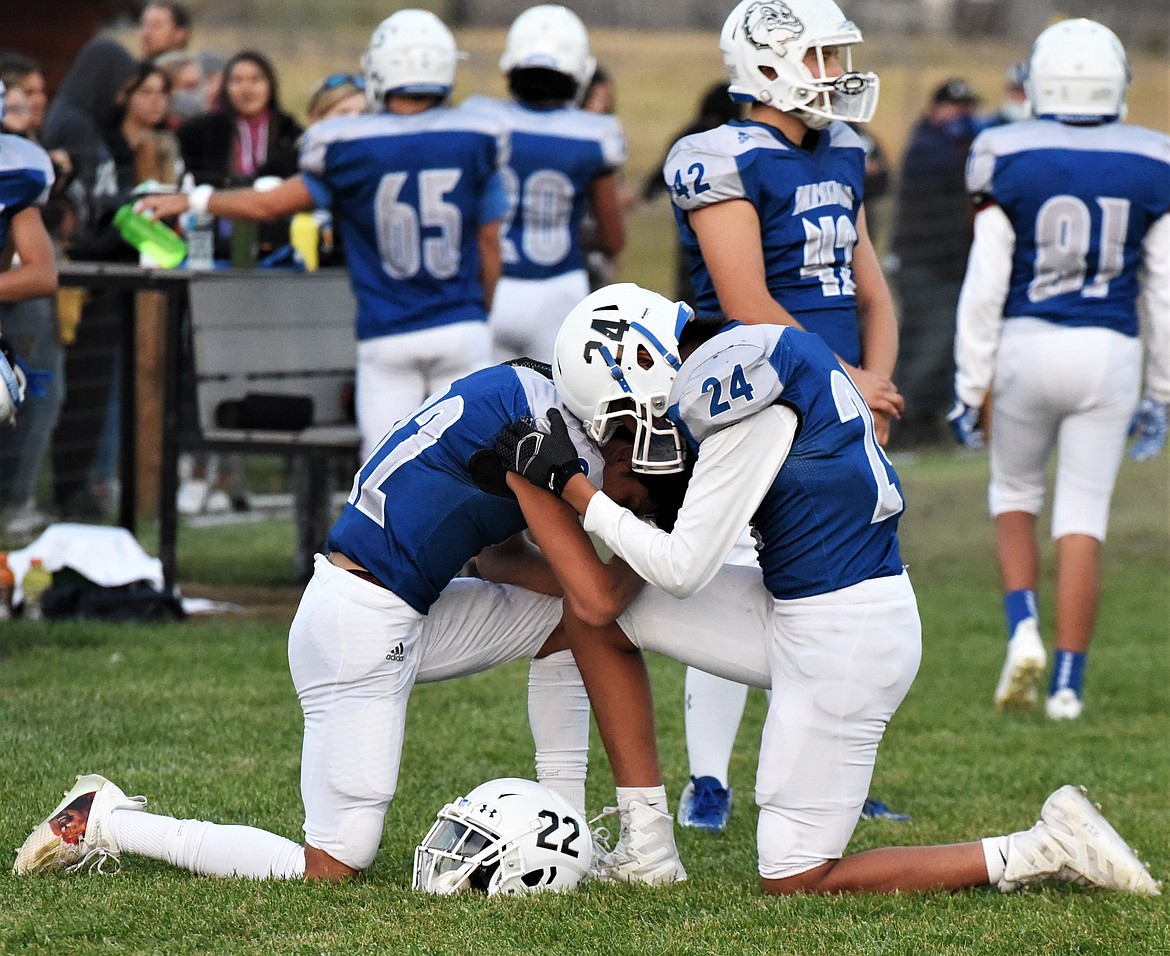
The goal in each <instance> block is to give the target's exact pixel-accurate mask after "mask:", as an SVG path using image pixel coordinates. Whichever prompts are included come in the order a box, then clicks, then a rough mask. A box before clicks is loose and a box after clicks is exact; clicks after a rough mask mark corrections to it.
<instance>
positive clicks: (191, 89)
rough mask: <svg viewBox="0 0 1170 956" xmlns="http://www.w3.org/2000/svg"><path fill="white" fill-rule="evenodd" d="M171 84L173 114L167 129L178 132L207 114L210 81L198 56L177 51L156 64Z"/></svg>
mask: <svg viewBox="0 0 1170 956" xmlns="http://www.w3.org/2000/svg"><path fill="white" fill-rule="evenodd" d="M154 65H155V66H157V67H158V68H159V69H161V70H163V71H164V72H165V73H166V75H167V78H168V79H169V80H170V83H171V112H170V115H169V116H168V117H167V128H168V129H169V130H171V131H172V132H175V131H177V130H178V128H179V127H180V126H182V125H183V123H185V122H186V121H187V120H189V119H194V118H195V117H196V116H202V115H203V114H204V113H206V112H207V77H205V76H204V75H203V67H201V66H200V65H199V58H198V57H197V56H195V54H194V53H187V52H186V51H183V50H173V51H171V52H170V53H164V54H163V55H162V56H160V57H158V58H157V59H156V60H155V61H154Z"/></svg>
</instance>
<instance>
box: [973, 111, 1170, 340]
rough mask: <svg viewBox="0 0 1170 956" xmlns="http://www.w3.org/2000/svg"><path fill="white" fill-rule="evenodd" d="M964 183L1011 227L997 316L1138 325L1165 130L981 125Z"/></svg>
mask: <svg viewBox="0 0 1170 956" xmlns="http://www.w3.org/2000/svg"><path fill="white" fill-rule="evenodd" d="M967 188H968V190H969V191H970V192H971V193H972V194H973V195H974V196H975V197H976V200H977V201H982V202H987V201H993V202H995V203H996V204H998V205H999V206H1000V208H1002V209H1003V211H1004V212H1005V213H1006V214H1007V217H1008V219H1009V220H1011V224H1012V228H1013V230H1014V231H1015V234H1016V245H1015V251H1014V253H1013V256H1012V272H1011V284H1010V287H1009V291H1008V296H1007V302H1006V304H1005V307H1004V317H1005V318H1007V319H1011V318H1014V317H1017V316H1031V317H1033V318H1039V319H1043V320H1045V321H1048V322H1058V323H1060V324H1061V325H1067V326H1087V325H1095V326H1103V327H1105V328H1109V329H1114V330H1115V331H1117V332H1121V333H1123V334H1125V335H1137V334H1138V315H1137V305H1136V303H1137V294H1138V286H1139V274H1140V271H1141V262H1142V242H1143V240H1144V239H1145V237H1146V233H1147V232H1148V231H1149V229H1150V226H1151V225H1152V224H1153V223H1154V222H1155V221H1156V220H1157V219H1159V218H1160V217H1162V216H1164V215H1166V213H1167V212H1170V136H1167V135H1166V134H1164V133H1158V132H1154V131H1153V130H1148V129H1143V128H1142V127H1140V126H1126V125H1124V124H1121V123H1105V124H1102V125H1099V126H1071V125H1068V124H1066V123H1060V122H1057V121H1055V120H1031V121H1028V122H1023V123H1013V124H1011V125H1008V126H997V127H994V128H992V129H989V130H986V131H984V132H983V133H981V134H980V135H979V136H978V138H976V140H975V142H974V143H973V144H972V146H971V155H970V157H969V158H968V161H967Z"/></svg>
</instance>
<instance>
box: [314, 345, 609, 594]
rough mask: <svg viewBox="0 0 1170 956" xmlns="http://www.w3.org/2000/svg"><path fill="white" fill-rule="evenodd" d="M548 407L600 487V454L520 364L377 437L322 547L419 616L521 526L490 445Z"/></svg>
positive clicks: (446, 395)
mask: <svg viewBox="0 0 1170 956" xmlns="http://www.w3.org/2000/svg"><path fill="white" fill-rule="evenodd" d="M553 407H556V408H558V409H560V410H561V414H562V416H563V417H564V419H565V424H566V425H567V426H568V428H569V433H570V435H572V437H573V441H574V443H575V444H576V446H577V449H578V452H579V453H580V455H581V461H582V467H583V468H584V470H585V474H586V476H587V477H588V478H589V479H590V480H591V481H593V482H595V483H599V482H600V481H601V476H602V459H601V453H600V452H599V451H598V450H597V446H596V445H594V444H593V443H592V442H591V441H589V440H588V439H587V438H586V437H585V435H584V434H583V432H582V431H581V427H580V423H579V422H577V420H576V419H575V418H574V416H573V415H572V414H571V413H570V412H568V411H567V410H565V409H564V408H563V406H561V405H559V404H558V401H557V395H556V390H555V389H554V388H553V383H552V382H551V381H550V380H549V379H548V378H547V377H545V376H544V375H542V374H540V373H539V372H536V371H533V370H532V369H529V368H521V367H513V366H509V365H496V366H493V367H491V368H486V369H482V370H481V371H478V372H474V373H472V374H471V375H468V376H467V377H466V378H461V379H459V380H458V381H456V382H455V383H453V384H452V385H451V386H450V387H449V388H447V389H446V390H444V391H442V392H439V393H438V394H437V395H434V396H432V397H431V398H430V399H428V400H427V401H426V402H425V403H424V404H423V405H422V406H421V407H420V408H419V409H418V410H416V411H415V412H413V413H412V414H411V415H410V416H409V417H407V418H405V419H403V420H402V421H401V422H399V423H398V425H397V426H396V427H395V428H394V429H393V430H392V431H391V432H390V434H389V435H387V436H386V437H385V438H384V439H383V440H382V443H381V444H380V445H379V446H378V447H377V449H375V450H374V453H373V454H372V455H371V456H370V457H369V459H368V460H367V461H366V462H365V464H363V465H362V467H361V469H360V471H358V473H357V475H356V476H355V477H354V485H353V490H352V491H351V493H350V496H349V500H348V501H347V502H346V505H345V508H344V509H343V510H342V513H341V517H340V518H338V520H337V523H336V524H335V525H334V526H333V529H332V530H331V531H330V533H329V542H328V547H329V549H330V550H335V551H340V552H342V553H343V554H345V555H347V556H348V557H350V558H352V559H353V560H354V561H356V562H358V563H359V564H361V565H362V566H363V567H365V568H366V569H367V570H368V571H370V572H371V573H372V574H373V575H374V576H375V577H376V578H377V579H378V580H379V581H380V582H381V583H382V584H384V585H385V586H386V587H388V588H389V589H390V590H391V591H393V592H394V593H395V594H397V595H398V596H399V597H400V598H402V599H403V600H404V601H406V603H407V604H409V605H410V606H411V607H413V608H414V609H415V610H417V611H419V612H420V613H423V614H425V613H426V612H427V611H428V610H429V609H430V606H431V605H432V604H433V603H434V602H435V600H436V599H437V598H438V596H439V592H440V591H442V590H443V588H444V587H446V586H447V584H448V583H449V582H450V581H451V579H452V578H453V577H455V575H456V574H458V573H459V571H460V569H461V568H462V567H463V565H464V564H466V563H467V561H468V560H469V559H471V558H473V557H474V556H475V555H477V554H479V552H480V551H482V550H483V549H484V548H486V547H488V546H489V545H493V544H499V543H500V542H502V541H506V540H507V539H508V538H510V537H511V536H512V535H514V534H515V533H516V532H518V531H522V530H523V529H524V528H525V527H526V525H525V521H524V515H523V513H522V512H521V511H520V506H519V505H518V504H517V503H516V500H515V498H514V497H512V496H511V493H510V492H508V491H507V490H506V487H505V486H504V484H503V470H502V469H501V467H500V464H499V462H498V459H496V456H495V453H494V451H493V446H494V442H495V438H496V435H497V434H499V432H500V429H502V428H503V427H504V426H505V425H506V424H508V423H509V422H514V421H517V420H519V419H521V418H533V419H539V418H547V417H548V410H549V409H550V408H553Z"/></svg>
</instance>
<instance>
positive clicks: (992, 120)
mask: <svg viewBox="0 0 1170 956" xmlns="http://www.w3.org/2000/svg"><path fill="white" fill-rule="evenodd" d="M1027 78H1028V62H1027V61H1026V60H1020V62H1019V63H1016V64H1014V65H1013V66H1010V67H1008V71H1007V73H1005V74H1004V78H1003V99H1002V100H1000V102H999V109H997V110H996V111H995V112H994V113H992V114H991V115H990V116H987V117H984V119H983V120H982V126H983V128H984V129H987V128H989V127H991V126H1006V125H1007V124H1008V123H1018V122H1019V121H1020V120H1026V119H1031V118H1032V104H1030V103H1029V102H1028V93H1027V90H1026V89H1025V88H1024V84H1025V81H1026V80H1027Z"/></svg>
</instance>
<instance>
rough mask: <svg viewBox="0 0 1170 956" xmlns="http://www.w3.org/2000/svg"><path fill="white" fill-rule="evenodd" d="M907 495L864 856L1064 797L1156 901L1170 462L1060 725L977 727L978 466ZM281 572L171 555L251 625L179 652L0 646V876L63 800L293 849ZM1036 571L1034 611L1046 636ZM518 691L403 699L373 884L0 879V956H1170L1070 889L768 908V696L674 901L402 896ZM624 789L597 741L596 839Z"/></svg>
mask: <svg viewBox="0 0 1170 956" xmlns="http://www.w3.org/2000/svg"><path fill="white" fill-rule="evenodd" d="M899 467H900V471H901V473H902V476H903V479H904V483H905V486H906V491H907V500H908V510H907V513H906V515H905V517H904V519H903V522H902V528H903V544H904V555H905V558H906V560H907V561H908V562H909V564H910V566H911V574H912V575H913V578H914V581H915V585H916V588H917V591H918V595H919V601H920V604H921V608H922V616H923V621H924V638H925V651H924V660H923V665H922V670H921V672H920V674H919V677H918V680H917V683H916V684H915V686H914V688H913V690H912V691H911V693H910V696H909V698H908V699H907V701H906V703H905V704H904V705H903V707H902V709H901V710H900V712H899V713H898V714H897V716H896V717H895V719H894V721H893V723H892V724H891V726H890V730H889V733H888V735H887V737H886V740H885V742H884V744H883V747H882V751H881V754H880V757H879V760H878V766H877V772H876V779H875V783H874V787H873V791H874V792H875V793H876V794H878V795H880V796H881V797H882V798H883V799H885V800H887V801H888V802H889V803H890V804H892V805H894V806H895V807H898V808H904V809H907V810H909V811H910V812H912V813H913V815H914V821H913V823H911V824H908V825H907V824H893V823H882V822H862V823H861V824H860V825H859V826H858V829H857V832H856V833H855V835H854V838H853V842H852V844H851V849H852V850H860V849H865V848H868V847H874V846H879V845H883V844H889V843H899V844H909V843H926V842H949V841H959V840H969V839H974V838H977V837H979V836H983V835H988V834H993V833H999V832H1006V831H1009V830H1012V829H1017V828H1022V827H1026V826H1028V825H1030V824H1031V823H1032V822H1033V820H1034V819H1035V816H1036V814H1037V813H1038V810H1039V806H1040V803H1041V802H1042V801H1043V799H1044V797H1045V796H1046V795H1047V794H1048V793H1049V792H1050V791H1051V790H1052V789H1054V788H1055V787H1056V786H1058V785H1060V784H1062V783H1065V782H1077V783H1082V784H1084V785H1086V786H1087V787H1088V788H1089V790H1090V793H1091V794H1092V795H1093V796H1094V797H1095V799H1097V800H1099V801H1100V802H1101V803H1102V804H1103V805H1104V806H1105V808H1106V811H1107V812H1108V814H1109V816H1110V817H1111V819H1112V820H1113V821H1114V823H1115V824H1116V825H1117V827H1118V829H1119V830H1120V831H1121V832H1122V834H1123V835H1126V836H1127V837H1128V838H1129V839H1130V841H1131V842H1132V843H1133V844H1134V845H1135V846H1136V847H1137V848H1138V849H1139V850H1140V851H1141V852H1142V854H1143V856H1144V858H1145V859H1146V860H1147V861H1148V862H1149V863H1150V865H1151V868H1152V870H1153V872H1154V874H1155V875H1156V876H1161V877H1170V813H1168V812H1167V805H1168V797H1170V793H1168V787H1167V781H1168V780H1170V747H1168V746H1167V740H1168V739H1170V690H1168V689H1167V677H1168V675H1170V669H1168V667H1167V664H1168V662H1170V642H1168V638H1170V462H1168V460H1167V458H1166V457H1165V456H1163V458H1162V459H1160V460H1159V461H1158V462H1156V463H1153V464H1146V465H1135V464H1133V463H1130V462H1126V464H1125V466H1124V467H1123V470H1122V475H1121V480H1120V484H1119V488H1118V492H1117V497H1116V500H1115V505H1114V519H1113V525H1112V528H1111V537H1110V539H1109V541H1108V543H1107V545H1106V551H1105V562H1104V600H1103V604H1102V610H1101V617H1100V626H1099V635H1098V642H1097V644H1096V645H1095V648H1094V652H1093V656H1092V661H1091V665H1090V669H1089V672H1088V708H1087V710H1086V713H1085V716H1084V717H1083V719H1082V720H1080V721H1079V722H1077V723H1074V724H1068V725H1054V724H1052V723H1050V722H1048V721H1047V720H1046V719H1045V718H1044V717H1042V716H1040V715H1023V716H1021V715H1013V716H1005V715H1000V714H997V713H995V712H994V710H993V709H992V708H991V705H990V698H991V692H992V689H993V687H994V683H995V679H996V676H997V674H998V669H999V666H1000V662H1001V653H1002V645H1003V637H1002V633H1001V632H1002V624H1001V615H1000V610H999V597H998V588H997V584H996V573H995V568H994V562H993V557H992V549H991V525H990V521H989V520H988V519H987V517H986V515H985V509H984V498H985V491H984V488H985V481H986V461H985V458H984V457H983V456H981V455H966V454H958V453H956V454H939V455H933V456H927V457H923V458H920V459H917V460H905V461H903V462H901V463H900V464H899ZM291 549H292V530H291V527H289V525H288V523H287V522H283V521H278V520H273V521H270V522H268V523H265V524H260V525H249V526H245V527H244V528H243V529H241V528H238V527H237V528H220V529H213V528H204V529H191V528H185V529H184V530H183V533H182V536H181V550H180V555H181V567H180V576H181V579H182V581H183V588H184V591H185V593H188V594H206V595H210V596H215V597H221V598H228V599H231V600H235V601H238V602H240V603H243V604H245V605H246V606H247V607H248V608H249V610H248V611H247V612H245V613H240V614H232V615H225V616H219V617H215V618H211V619H206V618H204V619H191V620H188V621H186V622H184V623H181V624H175V625H171V626H165V627H163V626H126V627H113V626H97V625H93V624H55V625H49V624H32V623H24V622H14V623H11V624H6V625H3V626H2V628H0V755H2V756H0V765H2V766H3V770H4V773H3V782H4V786H3V788H2V789H0V846H3V847H4V848H5V849H6V850H7V851H9V852H10V853H11V851H14V850H15V848H16V847H17V846H19V844H20V843H21V841H22V840H23V839H24V837H25V835H26V833H27V831H28V830H29V829H31V827H32V826H34V825H35V824H36V823H37V822H39V820H40V819H41V818H43V817H44V816H45V815H46V814H47V813H48V812H49V811H50V810H51V809H52V808H53V806H54V805H55V803H56V800H57V799H58V796H59V794H60V793H61V792H62V791H63V790H64V789H66V788H67V787H68V786H69V785H70V784H71V783H72V780H73V776H74V774H76V773H79V772H93V771H96V772H101V773H104V774H106V775H107V776H110V777H111V778H112V779H114V780H115V781H116V782H118V783H119V784H120V785H121V786H123V787H124V788H125V789H126V791H127V792H128V793H145V794H146V795H147V796H148V797H149V798H150V801H151V804H150V806H151V808H152V809H155V810H157V811H159V812H162V813H167V814H173V815H176V816H195V817H201V818H204V819H214V820H217V821H220V822H234V823H249V824H254V825H258V826H262V827H265V828H267V829H271V830H274V831H276V832H279V833H282V834H285V835H288V836H290V837H292V838H294V839H295V838H297V837H298V836H299V833H300V829H299V828H300V822H301V810H300V800H299V796H298V791H297V786H298V760H299V740H300V712H299V708H298V706H297V702H296V699H295V696H294V694H293V690H292V687H291V684H290V680H289V677H288V671H287V663H286V660H285V646H284V643H285V636H286V629H287V624H288V621H289V619H290V617H291V613H292V609H293V606H294V605H295V602H296V599H297V596H298V594H297V591H296V590H295V589H293V588H291V587H289V586H287V585H286V584H285V583H283V582H285V581H287V580H288V576H289V575H290V574H291V561H290V558H289V554H290V553H291ZM1048 555H1049V558H1050V557H1051V554H1050V552H1048ZM1047 570H1048V572H1049V573H1048V575H1047V577H1046V581H1047V583H1046V585H1045V587H1044V589H1043V591H1042V594H1041V600H1042V605H1043V606H1042V613H1043V614H1044V616H1045V619H1046V620H1050V615H1049V614H1047V613H1046V612H1047V611H1048V610H1049V608H1048V606H1047V605H1048V602H1047V601H1045V600H1044V599H1045V598H1047V597H1048V596H1049V594H1050V592H1051V587H1050V582H1051V573H1050V572H1051V567H1048V568H1047ZM713 639H717V638H716V637H715V636H713ZM652 667H653V675H654V682H655V689H656V697H657V707H658V717H659V733H660V739H661V746H662V755H663V766H664V769H665V772H666V775H667V787H668V792H669V793H670V795H671V800H672V802H673V800H674V799H675V798H676V797H677V794H678V791H679V790H680V788H681V786H682V784H683V782H684V781H685V775H686V757H685V748H684V741H683V736H682V706H681V697H682V690H681V686H682V668H681V667H680V666H679V665H677V664H675V663H674V662H672V661H666V660H657V659H656V660H654V661H652ZM525 683H526V668H525V667H523V666H513V667H509V668H504V669H501V670H498V671H495V672H492V673H488V674H483V675H479V676H476V677H473V678H468V679H464V680H460V681H454V682H449V683H446V684H439V685H428V686H422V687H418V688H417V689H416V691H415V694H414V699H413V701H412V703H411V717H410V722H409V726H408V731H407V744H406V752H405V755H404V761H403V769H402V777H401V781H400V787H399V793H398V796H397V798H396V799H395V801H394V803H393V804H392V805H391V807H390V811H389V814H388V817H387V820H386V828H385V835H384V839H383V844H382V850H381V852H380V853H379V855H378V858H377V860H376V862H375V864H374V866H373V867H372V868H371V870H370V871H369V873H368V875H367V876H366V877H365V878H364V879H362V880H361V881H359V882H357V883H354V884H350V885H346V886H309V885H304V884H300V883H297V884H291V885H280V884H274V883H252V882H246V881H219V880H212V879H201V878H197V877H192V876H190V875H188V874H186V873H182V872H178V871H175V870H172V869H169V868H168V867H166V866H164V865H162V864H159V863H154V862H150V861H146V860H141V859H130V858H127V859H126V860H125V861H124V865H123V867H122V870H121V872H120V873H119V874H118V875H116V876H112V877H101V876H97V875H92V876H88V875H87V876H74V877H59V876H49V877H42V878H33V879H17V878H15V877H13V876H11V875H10V874H9V871H8V864H7V863H5V864H4V866H3V868H2V869H0V952H3V953H21V954H86V953H127V954H138V953H168V954H169V953H258V954H260V953H262V954H265V956H283V954H310V953H312V954H318V953H347V954H349V953H436V954H438V953H444V954H467V953H471V952H482V953H486V954H497V953H499V954H506V953H520V952H525V953H550V954H552V953H557V954H559V953H602V954H637V956H642V954H659V953H686V952H692V951H694V952H710V953H717V954H725V953H726V954H764V953H767V954H773V953H793V954H795V953H801V954H821V953H825V954H830V953H831V954H834V956H844V954H859V956H860V954H866V956H871V954H887V953H889V954H901V953H906V954H919V953H930V954H936V953H937V954H950V953H955V954H959V953H963V954H966V953H988V954H1010V956H1020V954H1025V953H1043V954H1065V953H1077V954H1090V953H1100V954H1109V956H1115V954H1142V953H1167V952H1170V893H1168V895H1167V896H1166V897H1163V898H1162V899H1160V900H1149V899H1137V898H1128V897H1122V896H1116V895H1109V894H1102V893H1092V892H1084V891H1079V890H1076V889H1073V888H1068V887H1057V888H1052V889H1044V890H1042V891H1039V892H1031V893H1028V894H1022V895H1014V896H1003V895H1001V894H999V893H997V892H995V891H992V890H981V891H971V892H965V893H959V894H955V895H950V894H932V895H926V896H890V897H860V898H831V899H818V898H800V899H786V900H777V899H769V898H765V897H763V896H761V895H760V894H759V892H758V891H757V889H756V881H755V876H754V873H755V807H754V805H753V803H752V797H751V793H752V780H753V774H754V766H755V749H756V741H757V740H758V735H759V731H760V726H761V721H762V718H763V705H764V698H763V695H762V694H760V693H758V692H753V693H752V695H751V696H750V697H749V702H748V712H747V716H746V718H745V720H744V723H743V726H742V728H741V731H740V736H739V741H738V746H737V750H736V755H735V759H734V761H733V764H732V784H733V786H734V787H735V788H736V806H735V811H734V813H733V816H732V821H731V825H730V828H729V830H728V832H727V833H726V834H724V835H723V836H722V837H710V836H707V835H700V834H697V833H695V832H693V831H684V832H680V834H679V845H680V851H681V853H682V855H683V858H684V860H685V862H686V864H687V867H688V870H689V872H690V877H691V878H690V881H689V882H688V883H687V884H685V885H682V886H678V887H674V888H670V889H665V890H657V891H646V890H641V889H637V888H621V887H600V886H595V887H590V888H588V889H586V890H584V891H583V892H581V893H577V894H573V895H569V896H565V897H555V898H554V897H541V898H530V899H508V900H491V901H488V900H486V899H484V898H456V899H435V898H429V897H424V896H421V895H416V894H415V893H413V892H412V891H411V889H410V867H411V860H412V853H413V849H414V846H415V844H416V843H417V842H418V840H419V839H420V838H421V837H422V835H423V834H424V833H425V831H426V829H427V827H428V826H429V824H430V822H431V820H432V818H433V815H434V813H435V811H436V810H438V808H439V807H440V806H441V805H442V804H443V803H444V802H446V801H447V800H449V799H451V798H453V797H454V796H456V795H457V794H460V793H463V792H466V791H467V790H468V789H470V788H471V787H473V786H475V785H476V784H478V783H480V782H482V781H483V780H486V779H489V778H491V777H494V776H502V775H519V776H530V775H531V773H532V745H531V740H530V738H529V735H528V728H527V720H526V708H525ZM611 788H612V778H611V777H610V775H609V770H608V765H607V763H606V761H605V757H604V754H603V753H602V752H601V751H600V749H599V748H598V747H597V746H596V740H595V748H594V753H593V759H592V767H591V776H590V782H589V791H588V796H589V801H588V802H589V807H590V810H591V812H596V811H597V810H599V809H600V808H601V806H602V805H604V804H605V803H607V802H609V801H610V800H611V799H612V789H611ZM7 859H8V861H11V859H12V856H11V855H9V856H8V858H7Z"/></svg>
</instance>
